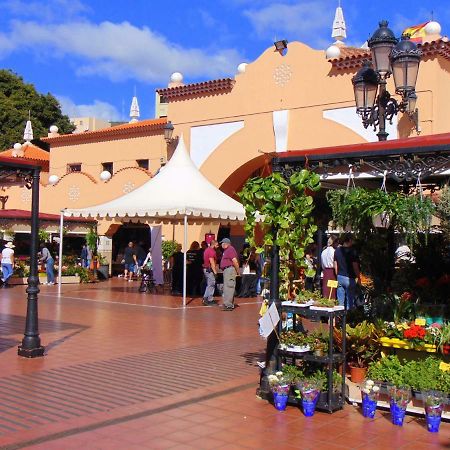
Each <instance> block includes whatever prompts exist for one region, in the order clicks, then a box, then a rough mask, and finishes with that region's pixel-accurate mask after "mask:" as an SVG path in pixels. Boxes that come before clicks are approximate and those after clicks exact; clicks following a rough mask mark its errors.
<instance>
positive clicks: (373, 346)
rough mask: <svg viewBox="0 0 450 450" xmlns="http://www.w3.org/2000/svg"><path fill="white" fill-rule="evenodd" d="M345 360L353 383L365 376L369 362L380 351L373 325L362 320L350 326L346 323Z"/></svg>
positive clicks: (358, 381) (360, 380) (359, 381)
mask: <svg viewBox="0 0 450 450" xmlns="http://www.w3.org/2000/svg"><path fill="white" fill-rule="evenodd" d="M346 331H347V361H348V365H349V367H350V377H351V380H352V381H353V382H354V383H361V382H362V381H363V380H364V379H365V378H366V373H367V368H368V366H369V363H370V362H371V361H373V360H374V359H375V358H376V357H377V356H378V355H379V353H380V351H379V344H378V342H377V339H378V337H377V335H376V329H375V326H374V325H373V324H371V323H368V322H367V321H363V322H361V323H359V324H358V325H356V326H355V327H351V326H350V325H347V327H346Z"/></svg>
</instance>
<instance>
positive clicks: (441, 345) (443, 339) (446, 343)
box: [434, 322, 450, 355]
mask: <svg viewBox="0 0 450 450" xmlns="http://www.w3.org/2000/svg"><path fill="white" fill-rule="evenodd" d="M434 344H435V345H436V347H437V348H438V349H439V350H440V351H441V352H442V353H443V354H444V355H448V354H450V322H447V323H445V324H444V325H442V327H441V329H440V333H439V334H438V335H437V336H436V338H435V341H434Z"/></svg>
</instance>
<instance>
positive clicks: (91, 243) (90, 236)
mask: <svg viewBox="0 0 450 450" xmlns="http://www.w3.org/2000/svg"><path fill="white" fill-rule="evenodd" d="M97 242H98V234H97V231H96V229H95V228H94V227H91V228H90V229H89V231H88V232H87V233H86V244H87V246H88V247H89V248H90V249H91V251H92V252H93V253H94V255H95V254H96V251H97Z"/></svg>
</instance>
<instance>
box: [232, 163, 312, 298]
mask: <svg viewBox="0 0 450 450" xmlns="http://www.w3.org/2000/svg"><path fill="white" fill-rule="evenodd" d="M319 189H320V178H319V175H317V174H315V173H312V172H310V171H308V170H305V169H304V170H302V171H300V172H296V173H294V174H293V175H292V176H291V177H290V178H289V180H286V179H285V178H284V177H283V176H282V175H281V174H279V173H273V174H271V175H270V176H268V177H266V178H260V177H258V178H252V179H250V180H248V181H247V183H246V184H245V186H244V187H243V189H242V191H241V192H240V193H239V194H238V195H239V198H240V200H241V201H242V204H243V205H244V208H245V212H246V215H247V223H246V225H245V227H244V229H245V232H246V234H247V237H248V241H249V243H250V245H251V246H254V247H256V248H257V252H259V253H261V252H262V251H263V249H264V246H266V245H270V246H271V245H278V246H279V248H280V296H281V297H284V298H287V297H288V295H289V292H291V290H292V287H293V286H292V281H293V279H294V278H295V276H294V275H295V272H294V270H293V269H294V268H293V266H294V265H297V266H300V267H304V265H305V264H304V258H305V248H306V247H307V246H308V245H309V244H311V243H312V242H314V239H313V235H314V233H315V232H316V230H317V227H316V226H315V225H314V223H313V218H312V217H311V213H312V211H313V209H314V201H313V198H312V196H311V193H312V192H314V191H318V190H319ZM258 213H259V215H260V216H261V217H262V219H263V221H262V222H260V223H259V224H258V225H259V226H260V227H261V229H262V232H263V236H264V239H263V243H262V245H258V243H257V242H256V240H255V229H256V226H257V222H256V217H257V215H258Z"/></svg>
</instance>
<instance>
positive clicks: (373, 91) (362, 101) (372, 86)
mask: <svg viewBox="0 0 450 450" xmlns="http://www.w3.org/2000/svg"><path fill="white" fill-rule="evenodd" d="M352 83H353V90H354V93H355V101H356V112H357V113H358V114H364V113H367V112H370V110H371V109H372V108H373V106H374V104H375V99H376V96H377V90H378V75H377V73H376V72H375V70H373V69H372V67H371V66H370V63H369V62H368V61H366V62H365V64H364V66H363V67H362V68H361V69H359V71H358V72H357V73H356V75H355V76H354V77H353V78H352Z"/></svg>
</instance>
